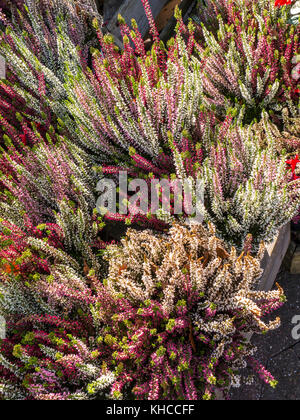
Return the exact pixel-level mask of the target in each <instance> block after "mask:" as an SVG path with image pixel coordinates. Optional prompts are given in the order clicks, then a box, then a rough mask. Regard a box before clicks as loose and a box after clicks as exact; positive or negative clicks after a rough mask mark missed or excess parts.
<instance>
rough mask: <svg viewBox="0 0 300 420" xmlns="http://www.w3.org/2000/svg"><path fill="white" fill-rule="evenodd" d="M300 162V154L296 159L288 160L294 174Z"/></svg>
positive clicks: (287, 162)
mask: <svg viewBox="0 0 300 420" xmlns="http://www.w3.org/2000/svg"><path fill="white" fill-rule="evenodd" d="M298 163H300V160H299V156H298V155H297V156H296V157H295V159H291V160H287V161H286V164H287V165H289V166H290V167H291V170H292V172H293V174H294V173H295V170H296V167H297V164H298Z"/></svg>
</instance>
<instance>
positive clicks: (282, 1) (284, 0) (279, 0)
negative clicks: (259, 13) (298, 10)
mask: <svg viewBox="0 0 300 420" xmlns="http://www.w3.org/2000/svg"><path fill="white" fill-rule="evenodd" d="M291 3H292V0H275V6H284V5H286V4H291Z"/></svg>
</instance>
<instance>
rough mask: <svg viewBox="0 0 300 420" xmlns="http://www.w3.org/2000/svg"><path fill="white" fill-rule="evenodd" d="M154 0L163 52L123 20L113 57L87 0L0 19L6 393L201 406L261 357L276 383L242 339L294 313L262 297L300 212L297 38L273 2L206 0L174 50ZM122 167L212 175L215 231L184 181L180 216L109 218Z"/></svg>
mask: <svg viewBox="0 0 300 420" xmlns="http://www.w3.org/2000/svg"><path fill="white" fill-rule="evenodd" d="M142 3H143V5H144V7H145V10H146V14H147V16H148V19H149V23H150V34H151V36H152V41H153V43H152V46H151V48H150V49H149V48H147V47H146V45H145V43H144V40H143V38H142V36H141V34H140V32H139V30H138V25H137V23H136V22H135V21H132V22H131V26H129V25H128V24H127V23H126V22H125V20H124V19H123V18H122V17H119V27H120V32H121V34H122V36H123V40H124V45H123V49H120V48H119V47H117V46H116V45H115V43H114V40H113V38H112V36H111V35H109V34H106V35H105V34H104V33H103V32H102V29H101V25H102V19H101V16H99V14H98V12H97V10H96V8H95V3H94V1H93V0H78V1H73V0H51V1H48V0H24V1H20V2H13V1H9V2H8V3H7V4H6V5H4V6H6V7H4V9H3V12H1V13H0V54H1V55H2V56H3V57H4V58H5V59H6V62H7V75H6V79H4V80H1V81H0V316H4V317H5V319H6V322H7V337H6V338H5V339H4V340H2V341H1V343H0V398H1V399H25V400H26V399H27V400H39V399H42V400H68V399H69V400H70V399H71V400H72V399H77V400H78V399H105V398H114V399H121V398H129V399H150V400H151V399H184V398H186V399H190V400H191V399H204V400H207V399H214V398H216V395H217V391H218V390H221V391H222V392H224V394H225V395H227V390H228V387H230V386H240V385H241V384H242V383H241V381H242V379H241V376H240V369H242V368H244V367H246V366H247V365H248V366H249V367H252V368H253V370H254V371H255V372H257V373H258V375H259V376H260V377H261V378H262V379H263V380H264V381H265V382H266V383H268V384H270V385H271V386H275V385H276V381H275V379H274V378H273V377H272V376H271V374H270V373H268V372H267V371H266V370H265V368H264V367H263V366H261V364H260V363H259V362H258V361H257V360H256V359H255V351H256V349H255V348H254V347H253V346H252V345H251V344H250V343H249V342H247V340H246V339H245V334H247V333H253V332H254V333H257V334H264V333H266V332H268V331H270V330H273V329H275V328H277V327H278V326H279V324H280V322H279V320H278V319H276V320H275V321H271V322H270V323H266V322H265V320H264V317H265V316H266V315H269V314H270V313H271V312H273V311H274V310H276V309H277V308H278V307H280V306H281V305H282V304H283V302H284V293H283V291H282V289H281V288H280V286H278V290H275V291H272V292H269V293H264V292H257V291H256V286H257V282H258V281H259V279H260V276H261V274H262V272H261V269H260V259H261V257H262V254H263V246H262V245H261V241H265V242H269V241H272V240H273V239H274V237H275V236H276V235H277V234H278V231H279V229H280V228H281V227H282V226H283V225H284V224H286V223H288V222H289V221H290V220H292V218H293V217H294V215H295V214H296V213H297V210H298V208H299V207H300V189H299V182H300V181H299V178H298V176H299V173H298V162H299V160H298V156H299V153H300V150H298V149H299V138H300V128H299V127H300V125H299V110H298V109H297V106H298V101H299V99H298V96H297V95H296V93H297V92H296V88H297V80H296V78H295V77H294V76H293V75H292V66H293V63H292V57H293V56H294V55H295V53H296V52H298V50H299V31H298V28H297V26H296V25H289V24H288V18H289V12H290V6H288V7H286V6H285V7H283V8H277V7H275V0H259V1H258V2H256V4H255V5H253V2H251V1H250V0H231V1H225V0H215V1H210V0H205V5H204V4H203V5H202V6H201V5H200V4H199V8H200V11H202V10H205V12H206V14H205V15H202V13H200V16H201V19H202V20H203V22H201V23H202V25H200V26H198V25H196V24H195V23H192V22H190V23H189V24H188V25H186V24H185V23H184V21H183V19H182V16H181V14H180V12H179V10H176V19H177V22H178V23H177V28H176V32H175V36H174V38H172V39H170V40H169V42H168V43H167V44H166V45H164V44H163V43H162V42H161V41H160V39H159V34H158V32H157V30H156V27H155V22H154V20H153V17H152V15H151V8H150V6H149V1H148V0H142ZM199 3H201V2H199ZM0 5H1V7H2V2H0ZM17 7H19V9H17ZM4 12H5V14H4ZM195 19H196V20H197V18H195ZM196 23H197V22H196ZM297 153H298V156H297V157H296V158H295V156H296V155H297ZM119 172H125V173H127V175H128V179H134V178H135V179H142V180H144V181H146V183H147V184H150V182H151V181H153V180H154V181H159V180H165V181H168V182H170V183H171V182H172V181H173V180H174V179H175V178H176V179H179V180H182V181H184V180H186V181H188V182H189V185H191V186H192V187H194V186H195V184H197V182H201V183H202V185H203V192H204V201H203V203H199V202H197V200H196V198H195V196H194V195H193V196H192V204H193V205H194V206H195V207H196V208H197V206H199V207H201V212H202V214H203V219H204V220H203V224H198V225H195V226H193V225H191V223H190V220H189V216H188V215H187V214H185V213H184V214H182V215H181V216H180V217H177V216H176V214H175V212H174V208H173V207H174V201H175V196H176V192H175V190H172V188H171V194H170V201H171V205H170V211H169V212H165V211H160V212H157V213H155V214H152V213H151V212H150V209H149V212H148V213H147V214H139V215H132V214H130V212H129V213H128V214H125V215H121V214H118V213H117V214H111V213H110V214H106V217H105V218H103V217H100V215H99V213H98V212H97V210H96V203H97V198H98V194H97V193H98V192H97V184H98V182H99V179H101V178H103V177H107V178H109V179H110V180H115V181H116V182H117V181H118V179H119V176H118V175H119ZM291 174H292V175H291ZM120 191H121V188H120V189H118V191H117V192H118V194H120V195H121V192H120ZM129 198H130V197H129V196H124V197H123V196H122V197H121V200H127V201H128V200H129ZM159 199H160V202H161V204H162V202H163V200H164V197H163V196H162V195H160V196H159ZM186 213H187V212H186ZM130 223H131V224H132V225H134V226H133V227H134V228H135V230H134V229H129V230H128V232H127V235H126V225H128V224H130ZM137 227H138V228H137ZM149 229H151V230H149ZM124 236H125V237H124ZM113 240H115V241H116V242H113Z"/></svg>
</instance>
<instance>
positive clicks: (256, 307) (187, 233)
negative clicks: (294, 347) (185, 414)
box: [93, 225, 284, 400]
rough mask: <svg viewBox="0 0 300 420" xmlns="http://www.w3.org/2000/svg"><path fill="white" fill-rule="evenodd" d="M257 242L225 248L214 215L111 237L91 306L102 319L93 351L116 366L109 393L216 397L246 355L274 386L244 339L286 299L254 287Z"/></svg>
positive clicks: (261, 328) (233, 381)
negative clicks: (117, 242) (252, 248)
mask: <svg viewBox="0 0 300 420" xmlns="http://www.w3.org/2000/svg"><path fill="white" fill-rule="evenodd" d="M249 244H250V241H249V243H248V246H249ZM262 252H263V250H262V249H261V250H260V255H259V257H258V258H253V257H251V256H250V254H249V253H248V251H247V248H245V253H243V254H241V255H238V254H237V252H236V249H235V248H232V249H231V251H230V252H228V251H227V250H226V248H225V247H224V244H223V243H222V242H221V241H220V240H219V239H217V238H216V237H215V231H214V228H213V226H212V225H210V231H209V232H208V231H207V230H205V228H203V227H202V226H201V225H197V226H193V227H191V228H186V227H184V226H180V225H174V226H173V227H172V228H171V230H170V231H169V232H168V233H166V234H154V233H153V232H151V231H143V232H137V231H134V230H131V229H130V230H129V231H128V232H127V236H126V238H125V239H123V240H122V245H121V246H111V247H109V248H108V249H107V251H106V258H107V260H108V263H109V270H108V276H107V279H106V280H105V282H104V286H103V290H102V289H100V293H99V302H98V303H97V304H96V305H95V307H94V309H93V316H94V319H95V320H96V321H95V322H103V323H104V325H105V328H104V330H103V334H102V336H101V337H99V339H98V343H99V347H98V349H99V352H100V354H101V355H103V356H104V355H107V356H109V355H110V356H112V357H111V363H112V365H111V366H117V369H116V371H117V372H118V376H117V379H116V382H115V383H114V385H113V388H112V392H113V395H114V396H115V397H119V398H121V397H123V398H135V399H150V400H158V399H168V400H174V399H175V400H176V399H188V400H192V399H214V398H215V397H216V391H217V390H223V391H225V393H226V389H227V387H228V386H230V385H233V386H237V387H238V386H239V385H240V379H241V378H240V374H239V369H240V368H244V367H245V366H246V365H247V364H248V365H249V366H251V367H253V368H254V370H256V371H258V373H259V375H260V376H261V377H262V379H263V380H264V381H265V382H266V383H268V384H270V385H271V386H275V385H276V381H275V380H274V378H273V377H272V376H271V375H270V374H269V373H268V372H267V371H266V370H265V369H263V368H262V366H260V364H259V363H258V362H257V361H256V360H255V359H254V357H253V356H254V353H255V348H254V347H253V346H252V345H251V344H250V343H249V342H248V341H247V340H246V339H245V334H246V333H249V332H255V333H266V332H267V331H269V330H272V329H275V328H277V327H278V325H279V320H278V319H277V320H275V321H272V322H270V323H269V324H266V323H265V322H264V321H263V317H264V316H265V315H266V314H267V313H270V312H272V311H273V310H274V309H276V308H278V307H279V306H281V304H282V302H283V300H284V296H283V292H282V290H281V289H280V288H279V289H278V290H277V291H273V292H269V293H265V292H256V291H255V284H256V282H257V280H258V279H259V278H260V275H261V269H260V261H259V258H260V257H261V255H262ZM108 367H110V364H109V363H108Z"/></svg>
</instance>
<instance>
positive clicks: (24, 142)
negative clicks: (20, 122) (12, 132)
mask: <svg viewBox="0 0 300 420" xmlns="http://www.w3.org/2000/svg"><path fill="white" fill-rule="evenodd" d="M20 139H21V140H22V142H23V144H24V146H26V144H27V142H26V134H21V135H20Z"/></svg>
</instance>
